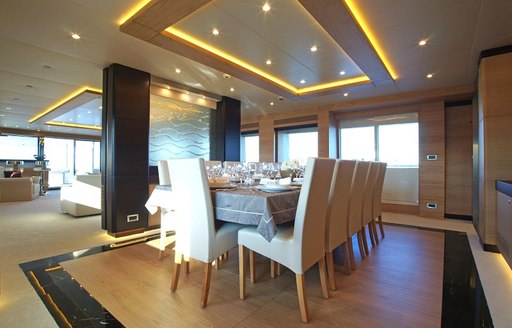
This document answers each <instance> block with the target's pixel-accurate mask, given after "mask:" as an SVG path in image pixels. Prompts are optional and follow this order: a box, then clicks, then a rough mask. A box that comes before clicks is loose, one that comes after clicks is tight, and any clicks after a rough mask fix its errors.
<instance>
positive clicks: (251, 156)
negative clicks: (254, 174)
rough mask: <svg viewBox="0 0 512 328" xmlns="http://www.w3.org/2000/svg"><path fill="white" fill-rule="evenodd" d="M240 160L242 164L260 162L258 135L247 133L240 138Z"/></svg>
mask: <svg viewBox="0 0 512 328" xmlns="http://www.w3.org/2000/svg"><path fill="white" fill-rule="evenodd" d="M240 160H241V161H242V162H259V160H260V137H259V136H258V134H257V133H246V134H242V135H241V136H240Z"/></svg>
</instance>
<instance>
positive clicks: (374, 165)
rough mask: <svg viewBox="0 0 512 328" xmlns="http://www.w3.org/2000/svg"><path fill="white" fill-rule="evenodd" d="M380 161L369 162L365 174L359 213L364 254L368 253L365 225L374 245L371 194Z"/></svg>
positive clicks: (373, 245)
mask: <svg viewBox="0 0 512 328" xmlns="http://www.w3.org/2000/svg"><path fill="white" fill-rule="evenodd" d="M379 168H380V163H379V162H370V167H369V169H368V174H367V176H366V183H365V187H364V193H363V212H362V215H361V236H362V238H363V246H364V251H365V254H366V255H369V254H370V250H369V248H368V239H367V238H366V227H368V236H369V238H370V241H371V243H372V247H375V244H376V242H375V237H374V233H373V232H374V229H373V227H372V223H373V218H374V217H373V194H374V191H375V183H376V180H377V176H378V173H379Z"/></svg>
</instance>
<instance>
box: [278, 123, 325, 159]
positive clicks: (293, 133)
mask: <svg viewBox="0 0 512 328" xmlns="http://www.w3.org/2000/svg"><path fill="white" fill-rule="evenodd" d="M317 156H318V129H317V127H316V126H315V127H305V128H294V129H283V130H278V131H277V161H278V162H283V161H289V160H294V159H296V160H298V161H299V162H300V163H301V164H305V163H306V161H307V159H308V157H317Z"/></svg>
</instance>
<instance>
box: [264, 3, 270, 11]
mask: <svg viewBox="0 0 512 328" xmlns="http://www.w3.org/2000/svg"><path fill="white" fill-rule="evenodd" d="M269 10H270V5H269V4H268V2H265V4H264V5H263V11H264V12H267V11H269Z"/></svg>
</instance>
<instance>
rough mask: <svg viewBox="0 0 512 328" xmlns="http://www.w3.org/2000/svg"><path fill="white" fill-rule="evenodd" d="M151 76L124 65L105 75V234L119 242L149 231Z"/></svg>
mask: <svg viewBox="0 0 512 328" xmlns="http://www.w3.org/2000/svg"><path fill="white" fill-rule="evenodd" d="M149 88H150V74H149V73H146V72H143V71H139V70H136V69H133V68H130V67H126V66H123V65H120V64H112V65H110V66H109V67H107V68H105V69H104V70H103V122H102V126H103V131H102V134H103V135H102V149H101V155H102V156H101V172H102V209H103V211H102V215H101V216H102V228H103V229H106V230H107V232H108V233H109V234H111V235H114V236H122V235H126V234H132V233H136V232H139V231H143V230H144V229H145V228H146V227H147V226H148V212H147V210H146V208H145V207H144V204H145V203H146V201H147V199H148V137H149V93H150V89H149Z"/></svg>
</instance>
